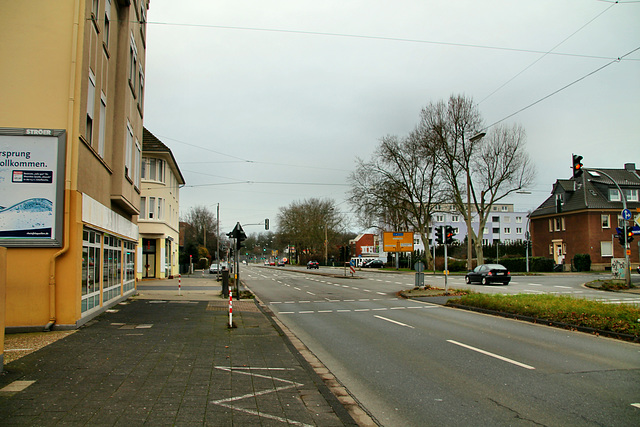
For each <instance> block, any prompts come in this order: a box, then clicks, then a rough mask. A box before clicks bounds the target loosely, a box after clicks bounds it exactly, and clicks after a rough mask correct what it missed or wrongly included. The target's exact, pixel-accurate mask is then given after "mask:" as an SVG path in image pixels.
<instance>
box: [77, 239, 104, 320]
mask: <svg viewBox="0 0 640 427" xmlns="http://www.w3.org/2000/svg"><path fill="white" fill-rule="evenodd" d="M100 239H101V236H100V233H98V232H95V231H93V230H90V229H88V228H85V229H84V230H82V285H81V286H82V302H81V303H80V310H81V312H82V313H83V314H84V313H85V312H87V311H89V310H91V309H92V308H94V307H98V306H99V305H100V263H101V259H102V257H101V254H100Z"/></svg>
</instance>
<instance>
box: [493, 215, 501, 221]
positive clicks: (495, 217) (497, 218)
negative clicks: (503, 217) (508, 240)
mask: <svg viewBox="0 0 640 427" xmlns="http://www.w3.org/2000/svg"><path fill="white" fill-rule="evenodd" d="M491 222H500V217H499V216H492V217H491Z"/></svg>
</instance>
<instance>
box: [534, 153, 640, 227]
mask: <svg viewBox="0 0 640 427" xmlns="http://www.w3.org/2000/svg"><path fill="white" fill-rule="evenodd" d="M583 171H584V173H583V174H582V176H580V177H578V178H577V179H575V178H571V179H559V180H557V181H556V183H555V184H554V185H553V189H552V191H551V195H550V196H549V198H547V200H545V201H544V202H543V203H542V204H541V205H540V206H538V208H536V209H535V210H534V211H533V212H532V213H531V215H530V216H531V217H532V218H533V217H538V216H545V215H554V214H557V213H559V212H558V210H557V206H558V203H560V207H561V211H560V212H563V213H567V212H572V211H583V210H588V209H597V210H604V209H622V207H623V203H622V201H610V200H609V189H615V188H616V186H615V185H614V184H613V183H612V182H611V180H610V179H609V178H608V177H607V175H609V176H610V177H611V178H612V179H613V180H614V181H615V182H616V184H618V185H619V186H620V188H621V189H622V190H623V191H624V190H636V191H637V192H638V193H640V171H638V170H636V168H635V164H633V163H629V164H626V165H625V168H624V169H597V168H590V169H583ZM558 200H560V202H559V201H558ZM627 207H628V208H639V207H640V202H638V201H628V202H627Z"/></svg>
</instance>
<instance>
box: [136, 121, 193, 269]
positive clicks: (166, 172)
mask: <svg viewBox="0 0 640 427" xmlns="http://www.w3.org/2000/svg"><path fill="white" fill-rule="evenodd" d="M143 135H144V136H143V139H142V170H141V188H140V215H139V217H138V227H139V230H140V239H139V242H138V243H139V245H140V246H139V247H140V250H138V270H137V275H138V278H139V279H149V278H158V279H165V278H171V277H173V276H174V275H177V274H178V273H179V268H180V266H179V261H178V250H179V245H180V242H179V233H180V225H179V216H180V186H182V185H184V183H185V181H184V177H183V176H182V173H181V172H180V168H178V163H177V162H176V159H175V158H174V157H173V154H172V153H171V150H170V149H169V147H167V146H166V145H164V144H163V143H162V141H160V140H159V139H158V138H156V137H155V135H153V134H152V133H151V132H149V131H148V130H147V129H146V128H145V129H144V134H143Z"/></svg>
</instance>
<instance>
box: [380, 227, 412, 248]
mask: <svg viewBox="0 0 640 427" xmlns="http://www.w3.org/2000/svg"><path fill="white" fill-rule="evenodd" d="M382 244H383V250H384V251H385V252H413V232H408V231H385V232H384V233H383V235H382Z"/></svg>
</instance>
